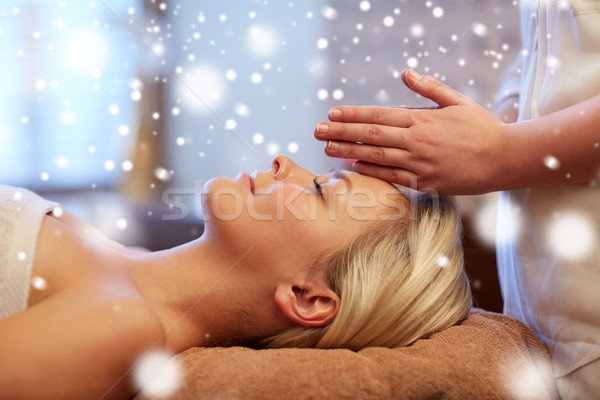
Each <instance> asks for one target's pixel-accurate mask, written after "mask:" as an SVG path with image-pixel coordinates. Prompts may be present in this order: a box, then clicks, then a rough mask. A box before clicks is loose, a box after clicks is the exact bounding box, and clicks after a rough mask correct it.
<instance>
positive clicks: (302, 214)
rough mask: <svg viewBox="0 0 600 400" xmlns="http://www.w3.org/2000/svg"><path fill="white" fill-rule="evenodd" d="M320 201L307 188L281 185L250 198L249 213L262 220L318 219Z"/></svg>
mask: <svg viewBox="0 0 600 400" xmlns="http://www.w3.org/2000/svg"><path fill="white" fill-rule="evenodd" d="M319 201H320V198H319V197H318V196H316V195H314V194H312V193H310V192H307V191H306V190H303V189H299V188H297V187H290V186H287V187H281V186H279V187H276V188H274V189H272V190H268V191H265V193H264V194H257V195H255V196H254V197H252V198H250V199H249V202H248V215H249V216H250V217H251V218H254V219H257V220H262V221H298V222H309V221H316V220H318V219H319V218H320V215H319V213H321V212H322V210H321V209H320V207H321V208H322V205H319V203H318V202H319Z"/></svg>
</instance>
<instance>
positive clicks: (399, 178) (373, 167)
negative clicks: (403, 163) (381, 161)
mask: <svg viewBox="0 0 600 400" xmlns="http://www.w3.org/2000/svg"><path fill="white" fill-rule="evenodd" d="M352 168H353V169H354V170H355V171H356V172H358V173H361V174H363V175H369V176H372V177H374V178H379V179H383V180H384V181H387V182H391V183H397V184H399V185H402V186H406V187H410V188H413V189H416V182H417V177H416V175H415V174H414V173H413V172H411V171H409V170H406V169H403V168H395V167H386V166H381V165H377V164H371V163H366V162H364V161H357V162H355V163H354V165H353V166H352Z"/></svg>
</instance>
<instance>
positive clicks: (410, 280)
mask: <svg viewBox="0 0 600 400" xmlns="http://www.w3.org/2000/svg"><path fill="white" fill-rule="evenodd" d="M410 214H411V215H410V218H404V219H402V220H399V221H395V222H386V223H380V224H379V225H378V226H377V227H376V228H375V229H373V230H371V231H369V232H366V233H363V234H361V235H360V236H358V237H356V238H355V239H354V240H353V241H352V242H351V243H350V244H349V245H348V246H347V247H345V248H344V249H342V250H340V251H338V252H337V253H335V254H334V255H333V256H332V257H330V259H329V262H328V263H327V264H328V265H327V270H326V275H327V277H328V279H329V283H330V287H331V288H332V289H333V291H334V292H335V293H336V294H337V295H338V296H339V297H340V307H339V310H338V314H337V316H336V318H335V319H334V320H333V321H332V322H331V323H330V324H329V325H327V326H324V327H319V328H309V327H304V326H295V327H292V328H288V329H286V330H285V331H283V332H281V333H279V334H276V335H274V336H271V337H269V338H266V339H264V340H262V342H261V343H260V345H261V346H264V347H268V348H279V347H317V348H349V349H352V350H358V349H361V348H363V347H366V346H382V347H400V346H408V345H410V344H411V343H413V342H414V341H416V340H417V339H420V338H423V337H427V336H429V335H431V334H432V333H434V332H437V331H440V330H442V329H445V328H448V327H450V326H452V325H454V324H456V323H458V322H460V321H461V320H462V319H464V318H465V317H466V316H467V315H468V313H469V311H470V309H471V305H472V299H471V289H470V285H469V280H468V277H467V275H466V273H465V271H464V268H463V251H462V225H461V223H460V218H459V213H458V209H457V206H456V204H455V202H454V200H453V199H452V198H449V197H439V196H437V195H430V194H426V193H418V192H415V193H413V194H411V213H410Z"/></svg>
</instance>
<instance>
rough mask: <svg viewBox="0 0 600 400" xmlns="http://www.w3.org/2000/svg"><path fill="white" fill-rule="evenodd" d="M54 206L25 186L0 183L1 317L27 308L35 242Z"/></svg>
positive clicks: (55, 204)
mask: <svg viewBox="0 0 600 400" xmlns="http://www.w3.org/2000/svg"><path fill="white" fill-rule="evenodd" d="M55 207H58V204H57V203H54V202H51V201H48V200H46V199H43V198H41V197H40V196H38V195H37V194H35V193H33V192H30V191H29V190H27V189H22V188H14V187H9V186H2V185H0V319H3V318H7V317H10V316H11V315H14V314H16V313H19V312H21V311H24V310H25V309H26V308H27V300H28V299H29V287H30V282H31V270H32V268H33V257H34V255H35V244H36V242H37V237H38V234H39V231H40V227H41V224H42V219H43V218H44V215H46V213H48V212H50V211H52V210H53V209H54V208H55Z"/></svg>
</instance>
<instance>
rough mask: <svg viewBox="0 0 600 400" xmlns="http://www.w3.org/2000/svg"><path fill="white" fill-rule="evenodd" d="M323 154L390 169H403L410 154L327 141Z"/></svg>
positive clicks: (366, 145)
mask: <svg viewBox="0 0 600 400" xmlns="http://www.w3.org/2000/svg"><path fill="white" fill-rule="evenodd" d="M325 154H327V155H328V156H330V157H337V158H351V159H357V160H362V161H366V162H369V163H373V164H379V165H386V166H390V167H404V166H405V165H406V162H407V159H408V157H410V153H409V152H408V151H406V150H402V149H398V148H395V147H381V146H371V145H368V144H357V143H349V142H336V141H331V140H330V141H329V142H327V145H326V146H325Z"/></svg>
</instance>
